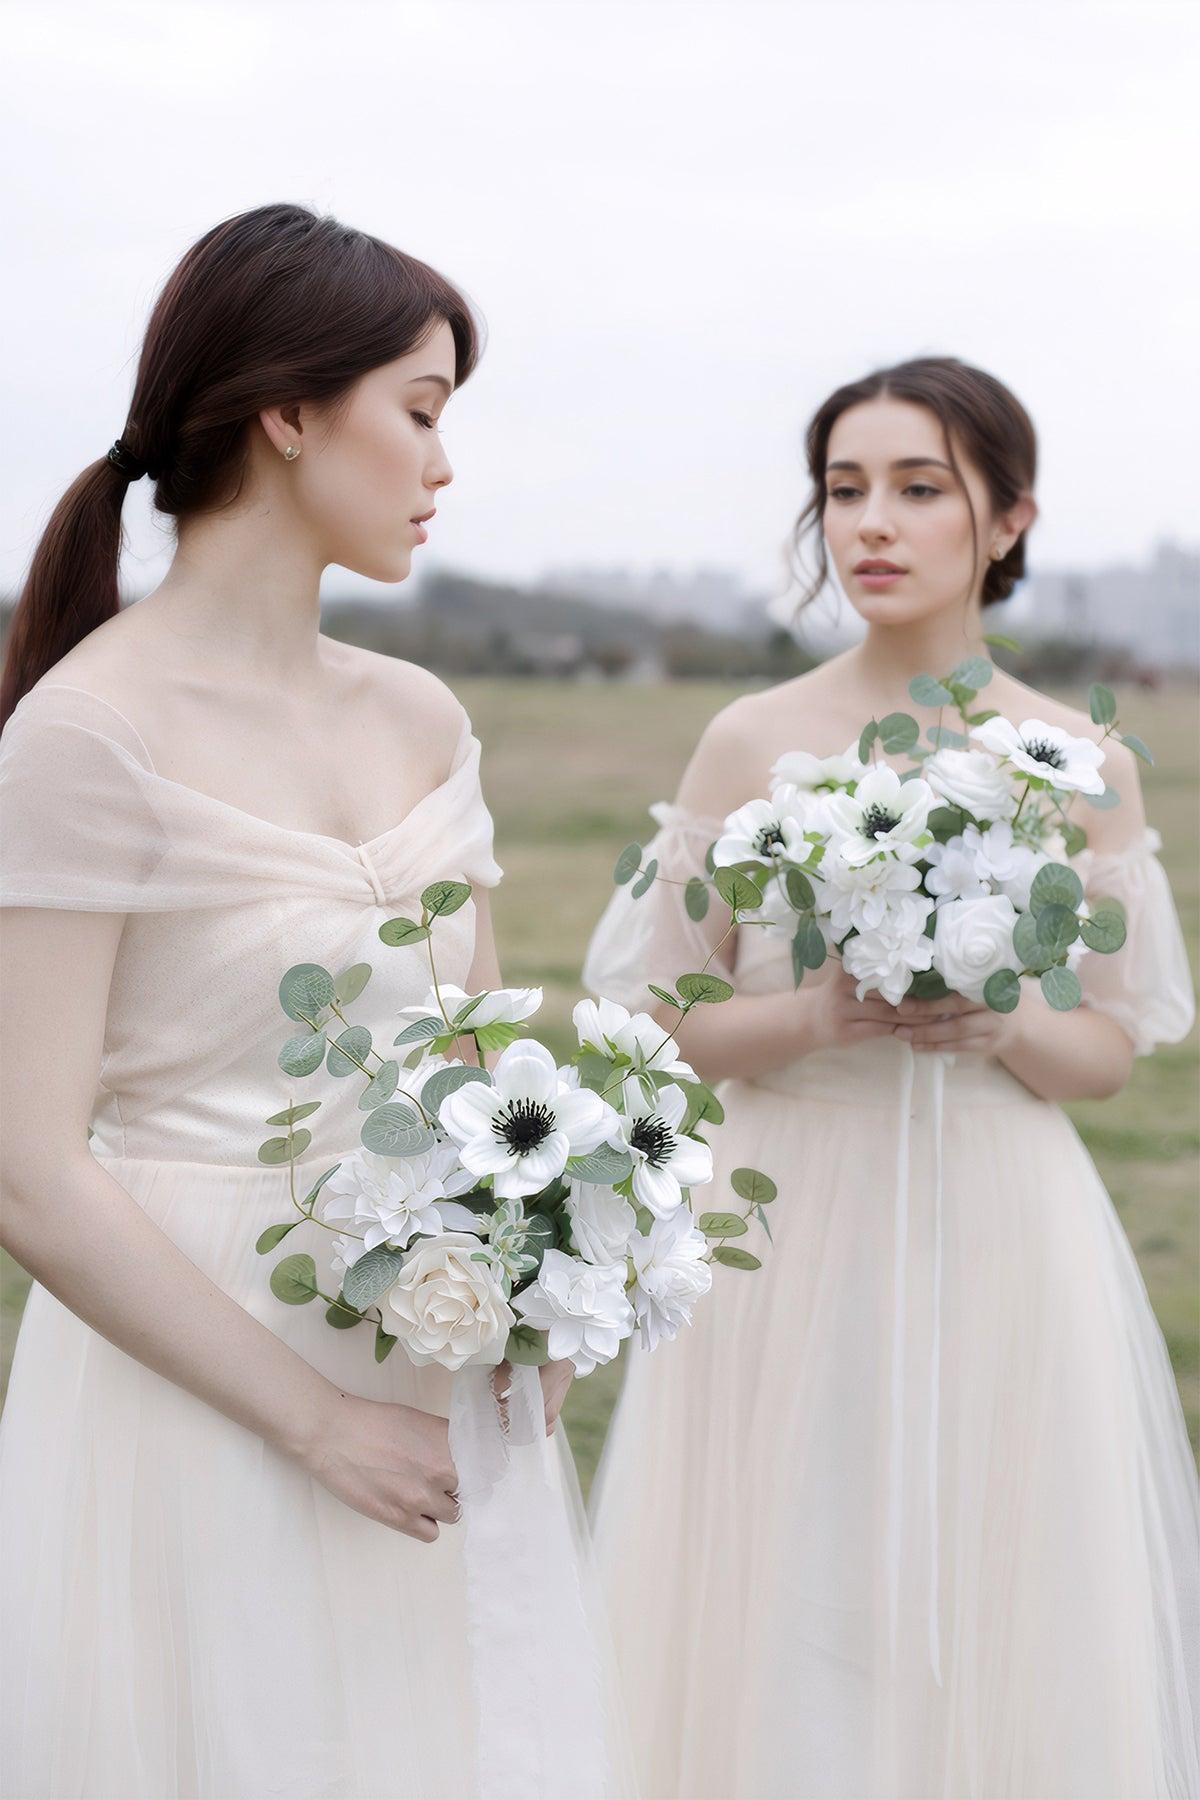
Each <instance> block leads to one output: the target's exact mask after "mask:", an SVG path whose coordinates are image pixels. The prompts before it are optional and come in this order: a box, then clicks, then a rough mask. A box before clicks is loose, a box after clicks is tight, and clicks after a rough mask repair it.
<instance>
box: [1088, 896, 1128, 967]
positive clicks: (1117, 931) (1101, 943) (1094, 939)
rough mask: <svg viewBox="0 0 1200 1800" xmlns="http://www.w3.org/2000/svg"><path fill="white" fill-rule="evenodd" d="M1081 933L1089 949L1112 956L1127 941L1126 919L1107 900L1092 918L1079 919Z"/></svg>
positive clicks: (1102, 954)
mask: <svg viewBox="0 0 1200 1800" xmlns="http://www.w3.org/2000/svg"><path fill="white" fill-rule="evenodd" d="M1079 935H1080V937H1081V938H1082V939H1083V941H1084V943H1085V944H1086V945H1087V947H1088V949H1089V950H1098V951H1099V952H1100V954H1101V956H1111V955H1112V953H1113V951H1114V950H1119V949H1120V948H1121V946H1122V944H1123V943H1124V942H1125V921H1124V919H1123V918H1122V917H1121V915H1120V913H1119V912H1116V911H1114V910H1113V909H1112V908H1110V907H1109V905H1108V903H1107V902H1105V903H1104V904H1103V905H1102V906H1098V907H1097V909H1096V911H1095V912H1094V913H1093V914H1092V916H1091V918H1090V919H1081V920H1080V921H1079Z"/></svg>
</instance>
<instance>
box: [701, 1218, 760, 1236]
mask: <svg viewBox="0 0 1200 1800" xmlns="http://www.w3.org/2000/svg"><path fill="white" fill-rule="evenodd" d="M696 1223H697V1225H698V1226H699V1227H700V1230H701V1231H702V1232H703V1233H704V1235H705V1237H711V1238H726V1237H744V1236H745V1234H746V1231H747V1229H748V1227H747V1225H746V1221H745V1219H743V1217H742V1215H741V1213H732V1212H706V1213H701V1214H700V1217H699V1218H698V1219H697V1221H696Z"/></svg>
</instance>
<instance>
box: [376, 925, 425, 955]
mask: <svg viewBox="0 0 1200 1800" xmlns="http://www.w3.org/2000/svg"><path fill="white" fill-rule="evenodd" d="M428 936H429V927H428V925H418V924H417V921H416V920H415V919H385V920H384V921H383V924H382V925H381V926H380V927H379V939H380V942H381V943H384V944H387V945H388V946H389V948H390V949H392V950H397V949H401V948H403V946H404V945H405V944H420V943H423V942H424V940H425V939H426V938H427V937H428Z"/></svg>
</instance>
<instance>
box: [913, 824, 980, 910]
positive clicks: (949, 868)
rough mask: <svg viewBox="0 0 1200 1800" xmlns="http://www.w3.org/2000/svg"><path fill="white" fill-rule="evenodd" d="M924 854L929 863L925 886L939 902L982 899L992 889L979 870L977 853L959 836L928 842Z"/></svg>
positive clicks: (942, 904) (941, 904)
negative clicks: (943, 841) (937, 842)
mask: <svg viewBox="0 0 1200 1800" xmlns="http://www.w3.org/2000/svg"><path fill="white" fill-rule="evenodd" d="M925 856H926V860H927V861H928V863H929V870H928V873H927V874H926V876H925V886H926V888H927V890H928V891H929V893H931V894H933V895H934V896H935V897H936V900H937V904H938V905H939V906H946V905H948V904H949V903H950V902H951V901H952V900H982V899H983V898H984V897H985V895H987V894H990V893H991V891H992V890H991V887H990V885H989V884H988V881H987V879H986V878H985V876H983V875H982V874H981V873H980V869H979V859H978V857H977V856H976V854H975V852H974V851H973V850H971V849H969V848H968V847H967V845H966V844H964V842H963V840H962V838H961V837H952V838H947V839H946V842H945V843H944V844H930V845H929V846H928V848H927V849H926V851H925Z"/></svg>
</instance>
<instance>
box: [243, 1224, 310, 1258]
mask: <svg viewBox="0 0 1200 1800" xmlns="http://www.w3.org/2000/svg"><path fill="white" fill-rule="evenodd" d="M303 1223H304V1220H303V1219H288V1220H286V1221H285V1222H284V1224H282V1225H268V1226H267V1229H266V1230H265V1231H261V1232H260V1233H259V1235H258V1240H257V1242H256V1243H255V1246H254V1248H255V1249H256V1250H257V1251H258V1254H259V1255H260V1256H265V1255H266V1254H267V1251H268V1250H273V1249H274V1248H275V1246H276V1244H281V1243H282V1242H283V1240H284V1238H285V1237H286V1236H287V1234H288V1232H289V1231H295V1229H296V1227H297V1225H303Z"/></svg>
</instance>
